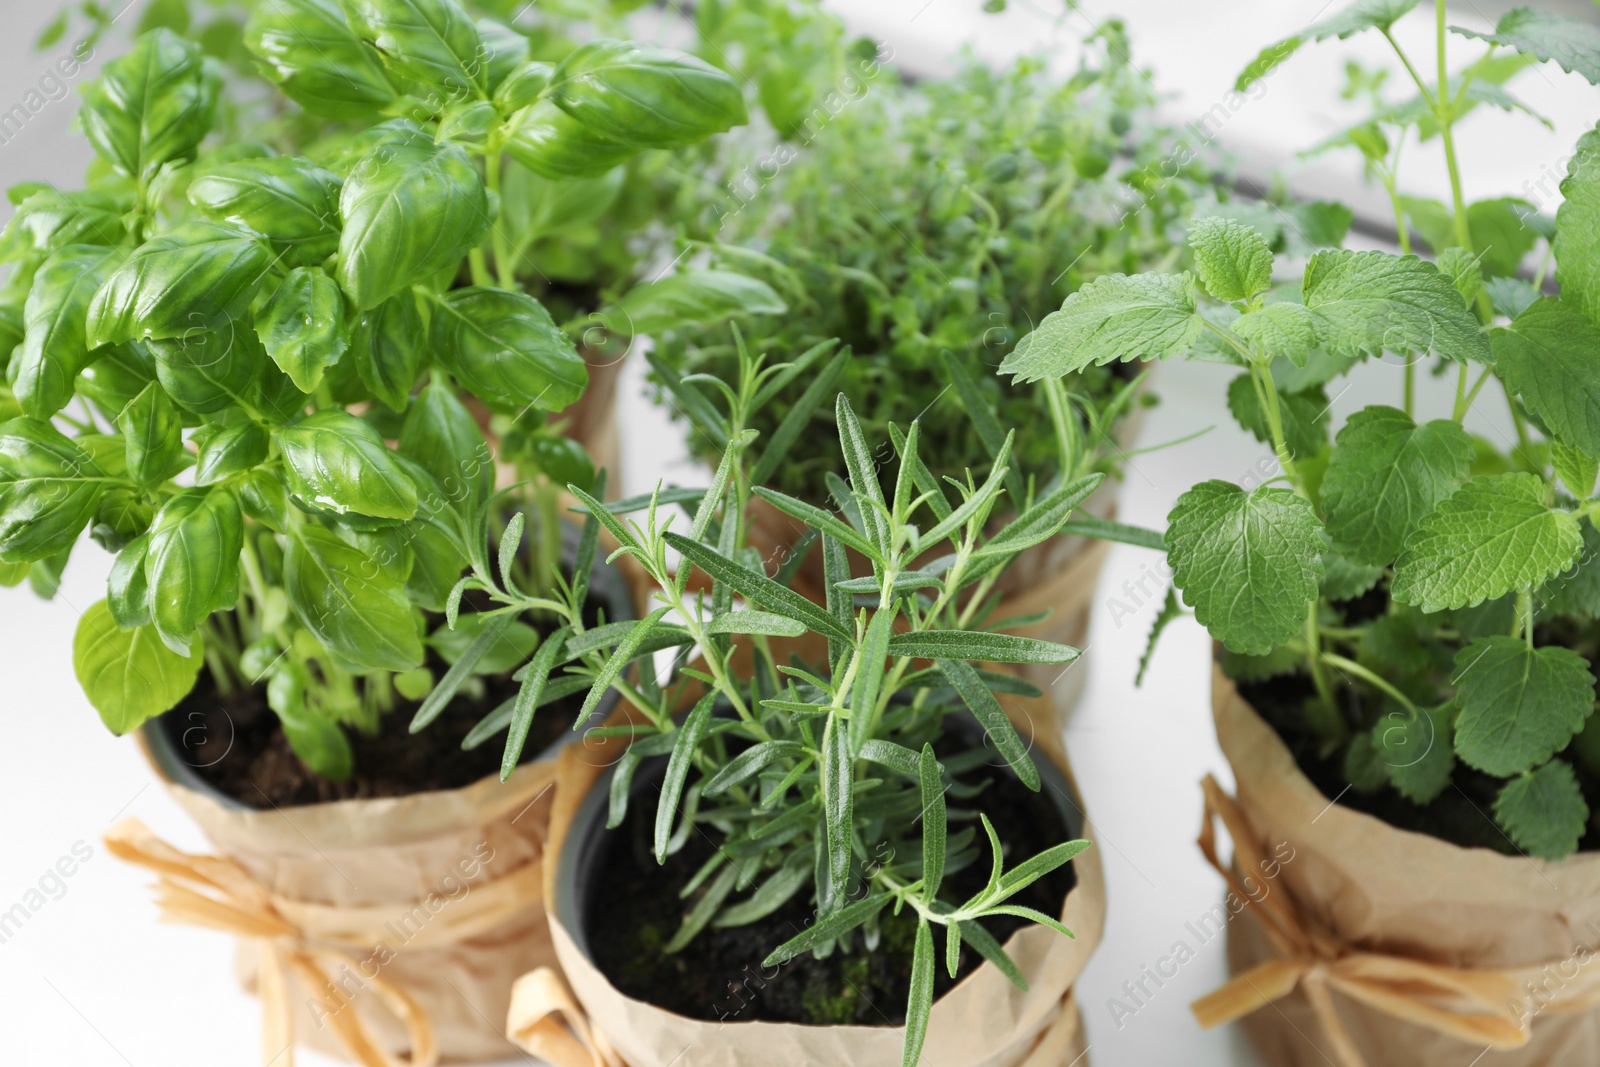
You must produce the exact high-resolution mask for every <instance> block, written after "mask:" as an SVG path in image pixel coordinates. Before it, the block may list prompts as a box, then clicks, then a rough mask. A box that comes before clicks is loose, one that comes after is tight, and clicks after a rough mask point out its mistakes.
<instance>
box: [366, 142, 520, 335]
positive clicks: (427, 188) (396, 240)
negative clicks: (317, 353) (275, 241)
mask: <svg viewBox="0 0 1600 1067" xmlns="http://www.w3.org/2000/svg"><path fill="white" fill-rule="evenodd" d="M388 131H389V132H391V133H392V134H393V136H392V137H391V138H390V139H388V140H386V141H384V142H381V143H380V144H378V145H377V147H375V148H373V149H372V150H371V151H369V152H368V153H367V154H366V155H365V156H363V157H362V158H361V161H360V162H359V163H357V164H356V166H355V169H354V170H352V171H351V173H350V175H349V177H348V178H346V179H345V184H344V189H343V191H342V192H341V193H340V195H339V214H340V217H341V218H342V219H343V221H344V229H343V231H342V232H341V233H340V235H339V272H338V276H339V284H340V285H341V286H343V288H344V291H345V292H346V293H348V294H349V295H350V299H351V300H352V301H353V302H354V303H355V305H356V307H357V308H358V309H360V310H362V311H366V310H368V309H369V308H374V307H376V306H378V305H379V304H381V303H382V302H383V301H385V300H387V299H388V298H389V297H391V296H393V295H394V294H396V293H398V292H400V291H401V290H402V289H406V288H409V287H410V286H412V285H415V284H416V283H417V282H420V281H424V280H426V279H427V278H429V277H430V276H432V275H433V274H436V273H438V272H439V271H441V270H443V269H444V268H446V267H450V266H454V265H455V264H457V263H459V262H460V260H461V257H462V256H464V255H466V254H467V252H468V251H469V250H471V249H472V248H474V247H475V246H476V245H477V244H478V242H479V241H480V240H482V238H483V235H484V233H485V232H486V231H487V230H488V228H489V198H488V194H487V193H486V192H485V190H484V188H483V181H482V179H481V178H479V176H478V169H477V167H476V166H474V165H473V163H472V160H471V159H470V158H468V156H467V154H466V152H464V151H462V149H461V148H460V147H458V146H456V145H438V144H435V143H434V142H433V138H431V137H429V136H428V135H427V134H426V133H424V132H423V131H422V129H421V128H420V127H419V126H417V125H416V124H415V123H412V122H409V121H406V120H401V121H398V122H395V123H391V124H388Z"/></svg>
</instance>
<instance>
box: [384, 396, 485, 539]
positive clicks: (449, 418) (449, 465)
mask: <svg viewBox="0 0 1600 1067" xmlns="http://www.w3.org/2000/svg"><path fill="white" fill-rule="evenodd" d="M400 454H401V455H402V456H404V457H405V458H407V459H409V460H411V461H412V462H414V463H416V464H417V465H418V466H419V467H421V468H422V469H423V470H425V471H427V472H428V473H429V474H431V475H432V476H433V477H434V479H435V480H436V481H437V482H438V484H439V488H440V489H441V490H442V491H443V493H444V496H445V499H446V500H447V501H448V502H449V504H450V505H451V506H452V507H455V508H456V509H457V510H458V511H460V512H461V513H462V514H463V515H468V516H470V515H473V514H476V513H477V511H478V510H479V509H480V508H482V507H483V505H484V504H485V503H486V502H487V501H488V499H489V494H490V493H491V492H493V490H494V457H493V456H491V455H490V454H489V446H488V445H487V444H485V443H484V440H483V433H482V431H480V430H479V429H478V424H477V423H476V422H474V421H473V420H472V416H471V414H469V413H468V412H467V409H466V406H465V405H464V404H462V403H461V401H460V399H458V398H457V397H456V394H455V392H454V391H453V390H452V389H451V388H450V387H449V386H448V385H446V384H444V383H443V382H439V381H434V382H429V383H428V384H427V385H426V386H424V387H423V389H422V392H421V393H419V394H417V398H416V400H415V401H413V403H412V405H411V410H410V411H408V412H406V421H405V423H404V425H402V426H401V427H400Z"/></svg>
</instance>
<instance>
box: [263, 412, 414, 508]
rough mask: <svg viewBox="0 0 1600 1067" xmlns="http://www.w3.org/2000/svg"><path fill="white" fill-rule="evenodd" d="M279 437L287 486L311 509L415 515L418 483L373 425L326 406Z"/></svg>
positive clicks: (283, 431) (287, 427) (284, 428)
mask: <svg viewBox="0 0 1600 1067" xmlns="http://www.w3.org/2000/svg"><path fill="white" fill-rule="evenodd" d="M277 438H278V447H279V448H280V449H282V451H283V462H284V474H285V476H286V479H287V481H288V483H289V490H290V491H291V492H293V493H294V494H295V495H296V496H298V497H299V498H300V499H301V500H303V501H305V502H306V503H307V504H309V505H311V506H312V507H314V508H319V509H322V510H324V511H333V512H337V513H339V514H341V515H342V514H344V513H345V512H350V511H353V512H355V513H356V514H358V515H370V516H372V517H374V518H380V519H409V518H411V517H412V516H413V515H415V514H416V513H417V487H416V486H415V485H414V484H412V482H411V479H410V478H408V477H406V474H405V471H404V470H402V469H401V467H400V465H399V464H398V463H396V462H395V460H394V455H393V453H391V452H390V451H389V449H388V448H387V447H386V446H385V445H384V443H383V437H382V436H381V435H379V433H378V431H377V430H375V429H373V428H372V425H371V424H370V423H368V422H364V421H363V420H361V419H358V418H356V417H355V416H354V415H350V414H348V413H346V412H344V411H339V410H335V409H328V410H324V411H318V412H315V413H314V414H312V415H309V416H307V417H306V418H305V419H304V420H302V421H301V422H298V423H296V424H294V425H293V426H285V427H282V428H281V429H279V430H278V432H277Z"/></svg>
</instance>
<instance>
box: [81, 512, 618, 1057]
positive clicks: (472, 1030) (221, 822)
mask: <svg viewBox="0 0 1600 1067" xmlns="http://www.w3.org/2000/svg"><path fill="white" fill-rule="evenodd" d="M569 532H570V531H569ZM575 543H576V539H575V538H569V539H568V542H567V544H566V549H567V558H568V559H569V561H570V559H571V558H572V552H573V549H574V548H575ZM591 589H592V594H591V595H592V597H594V598H595V599H597V600H598V601H599V602H600V603H602V604H603V605H604V606H605V610H606V613H607V617H608V618H612V619H615V618H626V617H631V615H630V603H629V598H628V595H627V591H626V588H625V586H623V584H622V582H621V580H620V578H619V577H618V576H617V574H616V573H615V572H614V571H613V570H611V569H610V568H606V567H604V566H603V565H599V566H597V567H596V568H595V570H594V572H593V574H592V576H591ZM612 703H613V701H612V700H611V699H609V698H608V700H607V702H606V703H605V704H603V705H602V709H604V712H609V710H610V707H611V705H612ZM484 710H485V711H487V710H488V709H487V708H486V709H484ZM549 712H557V713H559V708H549V709H546V713H549ZM173 714H174V713H168V715H167V716H163V717H162V718H160V719H156V720H153V721H152V722H150V723H147V724H146V725H145V727H144V728H143V729H141V731H140V740H141V744H142V747H143V748H144V750H145V752H146V754H147V756H148V757H149V758H150V761H151V763H152V765H153V766H154V767H155V769H156V772H157V774H158V775H159V776H160V777H161V779H162V780H163V782H164V783H165V784H166V785H167V788H168V791H169V792H170V793H171V794H172V795H173V797H174V798H175V799H176V800H177V801H178V803H179V804H180V805H181V806H182V807H183V808H184V810H185V811H187V812H188V813H189V814H190V816H191V817H193V818H194V820H195V821H196V822H197V823H199V824H200V827H201V829H202V830H203V831H204V833H205V834H206V836H207V838H209V839H210V841H211V842H212V844H213V845H214V846H215V847H216V849H217V851H218V853H219V854H220V858H206V857H182V854H175V856H174V854H173V853H172V850H170V849H167V848H166V846H163V845H161V844H160V842H156V841H154V839H153V838H149V836H148V834H147V832H145V833H144V834H143V836H141V834H140V831H142V827H134V828H133V829H132V831H128V830H127V828H124V827H119V828H118V830H117V831H114V832H113V835H112V836H113V837H114V838H117V837H118V835H121V836H120V838H119V839H118V840H116V841H115V842H113V841H111V840H108V844H112V845H113V848H114V850H117V851H118V853H119V855H123V856H124V858H128V859H133V860H134V861H135V862H141V863H144V864H145V865H146V866H152V867H155V868H156V869H158V870H159V871H160V872H161V873H163V874H164V875H166V874H169V873H170V871H169V869H168V868H165V867H163V866H162V861H163V857H165V859H166V861H168V862H169V863H170V862H172V861H173V860H174V859H175V858H176V860H177V862H179V863H180V865H181V866H185V867H193V868H194V869H195V870H196V871H198V872H199V873H200V875H201V876H202V877H201V879H200V880H201V881H202V882H204V881H206V880H208V877H209V873H210V872H211V871H213V869H222V870H224V871H225V873H226V877H225V878H224V879H223V882H224V886H223V888H224V892H223V894H222V895H223V898H224V899H225V900H229V901H232V902H234V904H235V905H236V906H237V905H238V904H239V902H240V901H247V902H250V903H249V907H248V908H247V910H249V911H252V912H262V911H264V912H265V913H267V915H268V917H269V918H274V919H282V920H286V921H287V922H288V924H289V926H290V927H291V931H290V932H289V933H288V934H287V935H286V936H285V935H280V936H279V937H277V938H275V939H262V938H260V937H251V936H241V937H240V942H239V951H238V953H237V957H236V971H237V975H238V977H239V979H240V981H241V983H242V984H243V985H245V987H246V988H248V989H250V990H252V991H254V992H258V993H266V994H267V995H266V996H264V997H263V1007H264V1009H265V1010H266V1012H267V1022H266V1031H267V1037H266V1040H265V1043H266V1044H272V1043H273V1042H274V1041H276V1042H277V1043H278V1044H279V1045H280V1048H274V1049H272V1050H271V1051H269V1053H268V1056H271V1055H273V1054H274V1053H276V1052H277V1051H281V1045H282V1044H285V1043H287V1042H289V1041H291V1040H298V1041H300V1042H301V1043H303V1044H306V1045H308V1046H311V1047H314V1048H317V1049H319V1050H322V1051H326V1052H331V1053H334V1054H342V1055H344V1056H345V1057H347V1058H351V1059H356V1060H358V1061H360V1062H363V1063H379V1064H385V1065H386V1064H388V1063H390V1062H391V1061H390V1060H386V1059H382V1058H381V1057H380V1058H378V1059H372V1058H369V1056H367V1055H363V1054H362V1052H361V1050H360V1047H359V1046H360V1045H361V1044H362V1043H363V1042H366V1043H370V1044H371V1045H374V1046H376V1047H377V1048H378V1049H381V1050H384V1051H385V1054H399V1053H401V1052H405V1051H409V1052H410V1054H411V1056H412V1062H414V1063H420V1062H426V1061H428V1056H427V1054H426V1048H425V1046H426V1044H428V1043H430V1042H431V1043H432V1044H433V1045H435V1046H436V1048H437V1051H438V1054H440V1055H442V1056H443V1057H444V1058H445V1059H446V1060H456V1061H459V1060H483V1059H495V1058H503V1057H505V1056H508V1055H514V1054H515V1049H513V1048H512V1047H511V1046H510V1045H508V1044H507V1042H506V1039H505V1037H504V1035H503V1033H502V1031H501V1029H500V1022H501V1020H503V1019H504V1017H505V1011H506V1007H507V1004H508V998H509V995H510V988H511V982H512V980H513V979H515V978H516V976H517V975H519V974H521V973H523V972H524V971H527V970H528V969H529V968H531V967H538V966H542V965H548V964H551V963H553V961H554V955H553V953H552V949H551V944H550V936H549V931H548V927H547V924H546V920H545V915H544V909H543V908H542V907H541V906H540V896H541V893H542V885H543V875H542V870H541V863H542V858H543V855H544V851H545V846H546V837H547V820H548V817H549V812H550V806H551V800H552V791H551V786H552V784H553V781H554V776H555V766H556V760H555V757H556V755H557V754H558V752H559V751H560V749H561V748H562V747H563V746H564V745H565V744H566V743H567V742H568V740H569V739H570V738H571V737H573V736H576V735H575V734H572V733H571V732H570V731H569V732H567V733H566V735H565V736H561V737H559V738H558V740H557V741H556V742H554V743H553V744H551V745H550V746H549V747H548V748H547V749H545V750H544V751H543V752H542V753H540V754H539V755H538V756H537V757H536V758H535V759H533V760H532V761H530V762H527V763H524V764H523V765H521V766H520V767H518V768H517V769H516V770H515V771H514V772H513V773H512V775H511V777H510V779H509V780H508V781H506V782H504V783H502V782H500V780H499V775H498V774H497V773H495V774H490V775H488V776H486V777H484V778H482V779H480V780H478V781H476V782H473V783H472V784H469V785H466V786H464V787H462V788H455V789H439V790H433V791H427V792H418V793H412V794H409V795H403V796H385V797H380V798H375V799H354V800H339V801H334V802H328V803H317V804H307V805H302V806H296V807H278V806H276V805H274V806H272V808H271V809H270V810H255V809H253V808H251V807H249V806H247V805H245V804H243V803H240V802H239V801H238V800H237V799H235V798H234V797H233V796H232V795H229V794H228V793H225V792H222V791H220V790H219V789H217V788H216V787H215V786H214V785H212V784H211V783H210V782H209V781H208V780H207V779H206V778H205V777H203V776H202V775H201V774H200V773H199V771H198V770H197V768H196V767H194V766H192V765H191V764H190V763H189V762H187V761H186V759H185V755H186V752H187V751H188V750H187V749H186V748H185V746H184V744H183V740H182V734H183V732H184V731H185V730H186V729H190V728H191V727H190V726H189V724H188V723H187V722H185V721H184V720H183V719H181V718H180V719H174V718H173ZM397 714H399V712H397ZM601 718H603V714H602V715H601ZM596 721H599V720H598V719H597V720H596ZM435 725H437V724H435ZM423 736H425V735H423ZM488 744H489V746H490V747H491V748H496V747H497V746H495V743H494V741H490V742H489V743H488ZM218 865H220V868H219V866H218ZM195 881H196V880H195V879H194V878H179V880H178V884H179V886H180V889H179V890H178V892H177V893H176V894H175V893H174V891H173V890H172V889H171V887H169V886H168V885H166V884H165V882H164V884H163V898H164V899H163V906H164V907H165V908H167V910H168V912H169V915H171V916H172V917H177V918H183V917H184V915H185V912H184V911H183V904H184V900H185V899H187V898H183V899H179V900H178V901H177V907H176V908H174V907H173V905H172V900H173V898H174V896H175V895H176V896H178V897H182V892H183V889H184V888H191V889H192V888H193V886H194V884H195ZM202 888H204V886H202ZM213 895H215V894H213ZM202 910H203V909H202ZM174 912H176V914H174ZM255 918H256V919H257V920H260V916H259V915H257V916H256V917H255ZM189 921H199V922H201V923H203V924H205V918H204V917H199V918H196V917H195V916H193V915H190V916H189ZM210 925H217V924H216V923H210ZM250 927H251V924H250V923H244V924H242V925H241V924H238V923H236V924H234V925H232V926H229V925H226V924H224V925H223V926H222V928H223V929H229V930H232V932H235V933H239V934H241V935H246V934H248V933H249V932H251V930H250ZM306 959H310V960H311V961H312V962H313V963H314V964H315V965H316V969H314V970H306V969H305V967H304V966H303V964H304V962H305V960H306ZM286 965H287V966H286ZM324 981H329V982H332V983H333V985H334V986H336V987H337V988H338V989H339V991H340V993H341V994H342V995H343V996H344V997H345V998H347V999H348V1006H346V1005H345V1004H344V1003H343V1001H338V1000H335V1001H331V1002H330V1001H327V1000H324V999H321V998H319V996H318V989H319V988H320V987H321V985H322V983H323V982H324ZM406 1002H409V1003H410V1005H412V1006H413V1007H414V1008H415V1014H420V1016H423V1017H425V1019H426V1032H425V1033H424V1034H421V1035H419V1034H418V1033H417V1032H415V1031H414V1030H413V1029H412V1025H413V1024H412V1022H411V1021H410V1020H411V1017H412V1015H413V1013H412V1011H411V1009H410V1008H407V1007H406ZM397 1006H398V1009H399V1010H397ZM285 1007H287V1009H288V1011H290V1012H292V1013H293V1018H292V1020H291V1019H285V1018H284V1017H283V1011H284V1009H285ZM352 1020H355V1021H356V1022H358V1023H359V1024H360V1030H361V1031H362V1032H353V1031H352V1028H351V1022H352ZM275 1034H276V1035H277V1036H276V1037H274V1035H275ZM419 1043H421V1044H422V1045H423V1046H424V1048H421V1049H419V1047H418V1046H419Z"/></svg>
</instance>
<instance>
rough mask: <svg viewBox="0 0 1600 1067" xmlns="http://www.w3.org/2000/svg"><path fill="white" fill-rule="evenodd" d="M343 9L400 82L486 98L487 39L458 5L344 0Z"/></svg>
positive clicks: (447, 0) (448, 0)
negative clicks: (485, 60)
mask: <svg viewBox="0 0 1600 1067" xmlns="http://www.w3.org/2000/svg"><path fill="white" fill-rule="evenodd" d="M344 8H345V11H346V12H348V13H349V16H350V25H351V28H352V29H354V30H355V31H356V32H357V33H358V34H359V35H360V36H361V38H362V39H363V40H367V41H371V42H372V45H373V47H375V48H376V49H377V50H378V54H379V55H381V56H382V57H383V63H384V65H385V66H387V67H388V68H389V69H390V70H392V71H394V72H395V73H396V74H398V75H399V76H400V77H402V78H413V79H415V80H417V81H419V82H422V83H423V84H424V85H427V86H431V87H433V88H435V89H439V90H441V91H442V92H443V94H444V95H445V96H446V97H447V98H459V97H461V96H464V95H475V96H478V97H480V98H487V97H488V95H489V94H488V88H489V79H488V70H487V67H486V65H485V63H484V56H485V55H486V50H485V49H484V44H483V38H482V36H480V34H479V33H478V27H477V26H476V25H474V24H473V21H472V18H471V16H469V15H468V14H467V13H466V11H464V10H462V8H461V5H460V4H457V3H456V2H455V0H344Z"/></svg>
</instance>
